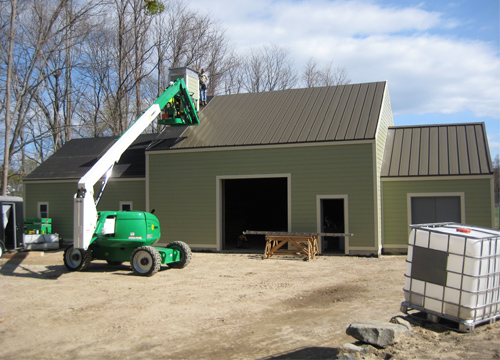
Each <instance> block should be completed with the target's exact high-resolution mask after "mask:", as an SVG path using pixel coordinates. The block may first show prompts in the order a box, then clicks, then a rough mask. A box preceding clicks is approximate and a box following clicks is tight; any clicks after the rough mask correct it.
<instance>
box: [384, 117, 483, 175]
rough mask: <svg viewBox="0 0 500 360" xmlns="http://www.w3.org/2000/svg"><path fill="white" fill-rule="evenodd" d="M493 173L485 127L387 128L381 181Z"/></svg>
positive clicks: (464, 125) (453, 125) (476, 124)
mask: <svg viewBox="0 0 500 360" xmlns="http://www.w3.org/2000/svg"><path fill="white" fill-rule="evenodd" d="M492 173H493V165H492V162H491V158H490V153H489V148H488V140H487V136H486V129H485V126H484V123H469V124H450V125H422V126H406V127H405V126H401V127H391V128H389V133H388V135H387V142H386V147H385V153H384V162H383V165H382V176H383V177H406V176H448V175H491V174H492Z"/></svg>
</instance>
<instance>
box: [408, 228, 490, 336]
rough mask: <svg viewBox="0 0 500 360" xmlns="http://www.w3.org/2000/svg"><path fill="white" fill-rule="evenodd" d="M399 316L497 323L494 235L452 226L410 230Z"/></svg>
mask: <svg viewBox="0 0 500 360" xmlns="http://www.w3.org/2000/svg"><path fill="white" fill-rule="evenodd" d="M410 227H411V228H412V230H411V233H410V236H409V243H408V258H407V261H406V262H407V264H406V274H405V277H406V280H405V286H404V288H403V291H404V296H405V301H404V302H403V303H402V304H401V311H402V312H404V313H407V312H408V310H410V309H413V310H419V311H423V312H425V313H427V316H428V318H429V319H431V320H434V321H437V319H438V318H445V319H448V320H452V321H454V322H457V323H458V329H459V331H462V332H468V331H472V330H473V329H474V327H475V325H477V324H479V323H483V322H493V321H495V320H496V319H497V318H499V317H500V231H498V230H494V229H488V228H481V227H477V226H470V225H463V224H457V223H440V224H426V225H411V226H410Z"/></svg>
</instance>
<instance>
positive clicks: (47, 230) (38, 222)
mask: <svg viewBox="0 0 500 360" xmlns="http://www.w3.org/2000/svg"><path fill="white" fill-rule="evenodd" d="M24 234H25V235H38V234H41V235H44V234H52V219H50V218H27V219H24Z"/></svg>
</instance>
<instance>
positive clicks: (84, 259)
mask: <svg viewBox="0 0 500 360" xmlns="http://www.w3.org/2000/svg"><path fill="white" fill-rule="evenodd" d="M91 262H92V252H91V251H90V250H86V251H85V250H83V249H75V248H74V247H73V245H70V246H68V247H67V248H66V250H64V265H65V266H66V268H67V269H68V270H69V271H83V270H86V269H88V267H89V266H90V263H91Z"/></svg>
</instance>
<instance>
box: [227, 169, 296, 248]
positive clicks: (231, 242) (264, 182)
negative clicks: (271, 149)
mask: <svg viewBox="0 0 500 360" xmlns="http://www.w3.org/2000/svg"><path fill="white" fill-rule="evenodd" d="M287 202H288V191H287V179H286V178H255V179H254V178H252V179H226V180H223V229H224V234H223V236H224V237H223V244H224V250H252V251H264V246H265V236H264V235H246V236H244V237H243V236H242V235H243V232H244V231H245V230H253V231H288V203H287Z"/></svg>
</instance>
